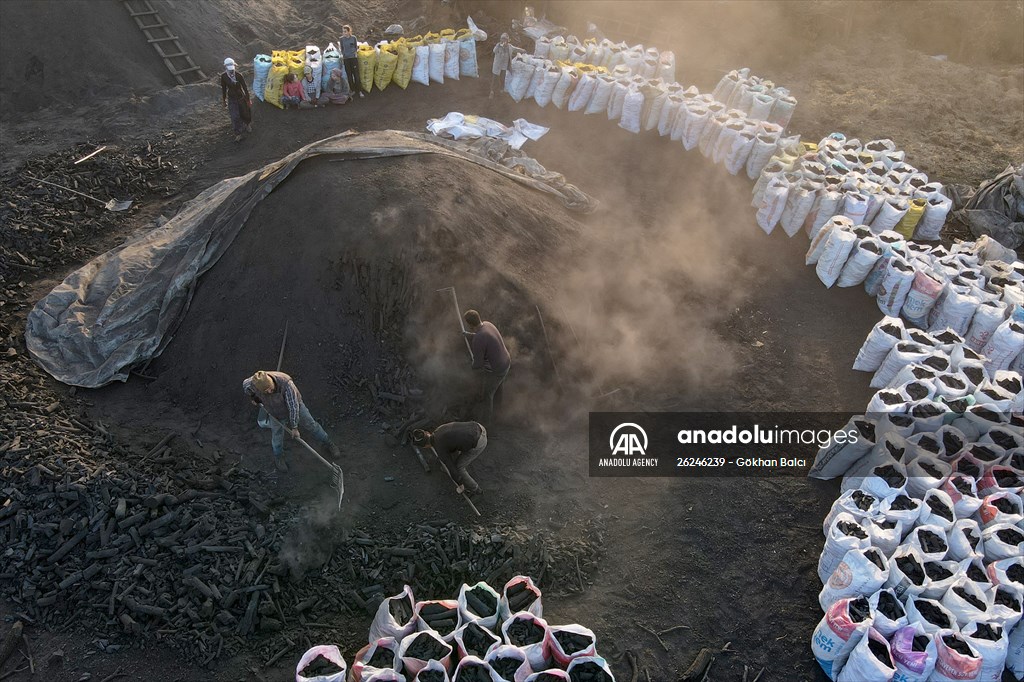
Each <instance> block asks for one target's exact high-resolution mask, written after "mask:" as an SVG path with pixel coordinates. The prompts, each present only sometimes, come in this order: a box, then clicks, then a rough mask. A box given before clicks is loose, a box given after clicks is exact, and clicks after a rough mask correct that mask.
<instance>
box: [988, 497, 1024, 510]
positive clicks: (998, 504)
mask: <svg viewBox="0 0 1024 682" xmlns="http://www.w3.org/2000/svg"><path fill="white" fill-rule="evenodd" d="M992 506H993V507H995V508H996V509H998V510H999V511H1001V512H1003V513H1004V514H1017V513H1018V509H1017V507H1016V505H1014V504H1013V502H1012V501H1011V500H1010V498H1008V497H999V498H996V499H995V500H993V501H992Z"/></svg>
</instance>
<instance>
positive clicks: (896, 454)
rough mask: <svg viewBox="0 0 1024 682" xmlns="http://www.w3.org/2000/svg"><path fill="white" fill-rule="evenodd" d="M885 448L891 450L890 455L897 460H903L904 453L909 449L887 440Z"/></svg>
mask: <svg viewBox="0 0 1024 682" xmlns="http://www.w3.org/2000/svg"><path fill="white" fill-rule="evenodd" d="M885 449H886V450H887V451H888V452H889V456H890V457H892V458H893V459H895V460H896V461H897V462H902V461H903V455H904V454H906V452H907V449H906V448H901V447H900V446H898V445H896V444H895V443H893V442H892V441H888V440H887V441H885Z"/></svg>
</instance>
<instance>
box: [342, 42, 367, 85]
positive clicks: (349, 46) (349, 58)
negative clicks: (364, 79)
mask: <svg viewBox="0 0 1024 682" xmlns="http://www.w3.org/2000/svg"><path fill="white" fill-rule="evenodd" d="M341 58H342V60H343V61H344V62H345V73H347V74H348V86H349V88H351V90H352V92H358V93H359V96H360V97H365V96H366V95H365V94H364V93H363V91H362V90H361V89H360V88H359V41H358V40H356V37H355V36H354V35H352V27H351V26H349V25H348V24H345V25H344V26H342V27H341Z"/></svg>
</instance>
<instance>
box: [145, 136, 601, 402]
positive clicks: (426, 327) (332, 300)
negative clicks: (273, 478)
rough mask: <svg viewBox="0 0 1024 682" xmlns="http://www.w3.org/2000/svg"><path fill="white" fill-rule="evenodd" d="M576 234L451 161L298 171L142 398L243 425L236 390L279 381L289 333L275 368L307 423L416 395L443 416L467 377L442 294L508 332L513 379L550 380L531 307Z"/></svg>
mask: <svg viewBox="0 0 1024 682" xmlns="http://www.w3.org/2000/svg"><path fill="white" fill-rule="evenodd" d="M581 229H582V228H581V226H580V225H579V224H578V223H577V222H576V219H575V218H574V216H573V215H572V214H571V213H570V212H569V211H567V210H566V209H564V208H563V207H561V206H560V205H559V204H558V203H557V202H556V201H554V200H552V199H551V198H549V197H547V196H545V195H544V194H543V193H540V192H537V191H535V190H532V189H529V188H527V187H523V186H521V185H519V184H518V183H516V182H515V181H512V180H509V179H507V178H505V177H502V176H500V175H499V174H497V173H493V172H490V171H488V170H486V169H483V168H481V167H479V166H477V165H475V164H471V163H466V162H463V161H461V160H458V159H455V158H449V157H444V156H435V155H420V156H402V157H393V158H382V159H367V160H359V161H340V160H337V159H334V158H321V159H313V160H309V161H306V162H303V163H302V164H301V165H300V166H299V167H298V168H297V169H296V171H295V172H294V173H293V174H292V175H291V176H290V177H289V178H288V179H287V180H286V181H285V182H284V183H283V184H282V185H280V186H279V187H278V188H277V189H276V190H275V191H274V192H273V194H272V195H271V196H269V197H267V198H266V199H264V200H263V201H262V202H261V203H260V204H259V205H258V206H257V208H256V209H255V210H254V211H253V213H252V215H251V216H250V218H249V220H248V222H247V223H246V226H245V227H244V228H243V229H242V231H241V232H240V234H239V235H238V237H237V238H236V239H235V241H234V243H233V244H232V245H231V247H230V248H229V249H228V250H227V252H226V254H225V255H224V256H223V257H222V258H221V260H220V261H219V262H218V263H217V265H216V266H215V267H214V268H213V269H212V270H211V271H210V272H208V273H207V274H206V275H204V276H203V278H202V279H201V280H200V281H199V285H198V288H197V290H196V294H195V297H194V299H193V302H192V305H191V308H190V309H189V311H188V313H187V315H186V317H185V319H184V321H183V323H182V324H181V327H180V328H179V329H178V331H177V332H176V335H175V338H174V340H173V341H172V342H171V343H170V345H169V346H168V347H167V349H166V351H165V352H164V353H163V354H162V355H161V356H160V357H159V358H158V359H157V360H155V361H154V362H153V363H152V365H151V366H150V368H149V369H148V370H147V373H148V374H150V375H154V376H156V377H157V379H156V381H155V382H153V384H152V385H151V386H150V390H151V391H154V392H155V393H156V394H157V395H154V396H153V397H154V398H158V399H159V398H160V397H162V396H160V394H166V396H167V397H169V398H171V399H172V400H173V401H174V402H179V403H180V404H181V406H182V407H183V408H184V409H185V410H186V411H190V410H189V408H190V406H191V407H194V408H195V409H196V411H198V412H201V413H204V414H210V417H211V418H213V419H215V420H217V421H231V420H238V419H243V420H248V419H249V417H250V416H251V415H249V414H248V412H247V411H246V410H244V409H240V406H241V405H242V404H243V397H242V393H241V382H242V380H243V379H244V378H245V377H247V376H249V375H251V374H252V373H253V372H254V371H255V370H257V369H274V367H275V366H276V364H277V359H278V353H279V348H280V345H281V341H282V337H283V334H284V330H285V325H286V324H287V326H288V337H287V347H286V351H285V354H284V362H283V367H282V369H283V371H286V372H288V373H289V374H291V375H292V376H293V377H294V378H295V380H296V381H297V383H298V385H299V387H300V390H301V391H302V392H303V393H304V395H305V397H306V399H307V402H308V403H309V404H310V407H311V410H313V412H314V414H318V415H324V416H325V417H326V415H328V414H337V410H338V409H339V408H340V409H341V411H342V412H345V413H348V412H349V411H350V410H351V408H352V406H353V405H355V404H357V403H360V402H365V401H366V399H367V398H368V397H370V396H371V395H372V396H373V397H377V394H379V393H381V392H384V393H387V394H391V395H393V396H395V399H394V400H393V402H392V403H391V404H392V405H393V406H394V408H395V412H403V413H404V412H405V411H407V408H408V407H410V406H409V405H406V404H405V403H406V401H409V403H410V404H411V403H413V402H416V401H417V399H418V398H420V395H421V391H423V390H424V389H431V392H430V397H431V398H432V400H431V401H430V404H431V405H432V406H433V407H436V408H437V409H441V408H442V407H443V406H444V405H452V404H453V403H454V402H458V401H459V400H460V398H464V397H465V395H466V390H467V387H466V386H462V385H459V382H460V380H462V381H464V380H465V379H466V378H467V377H468V375H469V373H468V372H467V371H466V369H465V366H466V365H468V353H467V352H466V348H465V344H464V342H463V340H462V338H461V336H460V333H459V326H458V320H457V319H456V316H455V307H454V303H453V300H452V297H451V294H450V292H437V291H435V290H436V289H439V288H442V287H449V286H454V287H455V289H456V291H457V292H458V293H459V294H460V296H461V297H460V299H459V304H460V305H461V306H462V308H463V309H465V308H468V307H474V308H476V309H478V310H480V311H481V313H482V314H483V315H484V317H485V319H493V320H494V321H495V323H496V324H497V325H498V326H499V328H501V329H502V331H503V333H504V336H505V340H506V343H507V345H508V346H509V347H510V350H511V352H512V353H513V355H514V356H515V358H516V364H517V368H516V371H517V374H518V375H524V374H543V373H544V372H545V371H546V370H545V366H544V362H545V359H544V357H543V355H542V352H543V349H542V347H539V346H538V345H537V342H538V340H539V339H541V338H542V333H541V330H540V329H539V321H538V317H537V315H536V311H535V310H534V304H533V301H534V300H538V299H539V298H540V297H542V295H543V291H544V287H545V281H546V280H547V278H548V274H547V268H548V267H550V264H552V263H555V264H558V263H562V262H564V261H566V260H567V259H570V258H571V257H572V256H571V254H572V251H573V249H574V248H575V246H574V244H575V243H577V242H578V241H579V237H580V235H581ZM559 267H560V266H559ZM403 358H408V359H409V360H410V361H411V362H412V365H413V366H414V367H415V369H416V371H415V372H414V371H413V370H412V369H411V368H410V367H409V366H408V365H406V363H405V360H404V359H403ZM456 377H458V378H456ZM329 403H332V404H329ZM382 412H383V413H385V416H387V408H385V409H384V410H382ZM327 421H328V422H329V421H330V418H327Z"/></svg>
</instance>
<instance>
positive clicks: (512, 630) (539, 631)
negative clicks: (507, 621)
mask: <svg viewBox="0 0 1024 682" xmlns="http://www.w3.org/2000/svg"><path fill="white" fill-rule="evenodd" d="M507 633H508V643H509V644H511V645H513V646H529V645H531V644H536V643H537V642H541V641H543V640H544V628H542V627H541V626H539V625H537V624H536V623H535V622H533V621H532V620H522V619H520V620H517V621H515V622H513V623H512V624H511V625H509V626H508V630H507Z"/></svg>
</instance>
